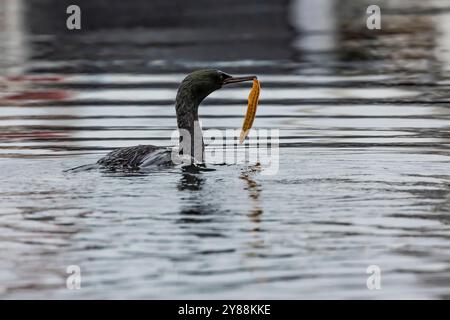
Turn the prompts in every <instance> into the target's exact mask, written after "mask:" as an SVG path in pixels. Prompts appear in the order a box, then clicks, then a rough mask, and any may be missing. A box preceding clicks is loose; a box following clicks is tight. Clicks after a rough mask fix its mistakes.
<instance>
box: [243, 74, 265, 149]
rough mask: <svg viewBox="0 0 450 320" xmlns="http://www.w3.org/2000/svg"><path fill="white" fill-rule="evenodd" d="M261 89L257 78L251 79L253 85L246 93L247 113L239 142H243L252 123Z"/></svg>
mask: <svg viewBox="0 0 450 320" xmlns="http://www.w3.org/2000/svg"><path fill="white" fill-rule="evenodd" d="M260 91H261V86H260V84H259V81H258V79H257V78H254V79H253V87H252V90H251V91H250V94H249V95H248V107H247V114H246V115H245V119H244V124H243V125H242V131H241V136H240V138H239V143H242V142H244V140H245V138H246V137H247V135H248V133H249V132H250V129H251V127H252V125H253V120H255V116H256V108H257V107H258V99H259V92H260Z"/></svg>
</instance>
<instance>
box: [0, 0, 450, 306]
mask: <svg viewBox="0 0 450 320" xmlns="http://www.w3.org/2000/svg"><path fill="white" fill-rule="evenodd" d="M5 3H7V4H8V5H9V6H8V5H3V6H1V5H0V12H1V13H2V14H0V17H1V19H2V21H3V22H5V23H4V24H3V25H4V26H5V27H4V28H3V29H0V37H2V39H7V41H6V40H5V41H3V42H1V46H3V48H2V49H4V50H6V51H4V52H7V54H6V55H4V56H3V55H2V57H1V58H0V59H1V60H0V65H1V66H2V68H1V70H2V78H1V80H0V167H1V168H2V170H1V173H0V179H1V184H0V201H1V204H2V205H1V206H0V297H1V298H38V299H42V298H67V299H78V298H89V299H91V298H150V299H154V298H156V299H157V298H219V299H222V298H242V299H244V298H248V299H250V298H254V299H257V298H267V299H269V298H287V299H299V298H332V299H344V298H351V299H360V298H368V299H392V298H425V299H429V298H449V293H450V280H449V279H450V245H449V243H450V242H449V241H450V228H449V222H450V216H449V209H450V187H449V183H450V173H449V170H448V169H449V160H450V152H449V144H450V140H449V137H450V129H449V117H450V113H449V109H448V107H449V104H450V96H449V92H450V90H449V89H450V88H449V87H450V74H449V72H450V59H449V58H448V57H449V56H450V52H449V49H450V29H449V27H448V26H449V25H450V24H449V21H450V8H449V7H447V3H446V2H445V1H429V2H427V3H426V4H424V3H423V2H421V1H396V2H395V5H394V4H390V5H388V4H387V3H384V6H385V7H382V8H383V29H382V31H373V32H372V31H369V30H367V29H365V27H364V17H365V8H366V7H367V6H366V7H364V6H362V5H361V7H359V6H358V5H356V4H355V3H354V2H353V1H348V2H345V1H343V2H342V3H343V4H342V6H339V9H336V10H335V9H333V7H332V4H330V3H333V2H332V1H331V2H327V1H293V2H291V3H283V2H272V1H268V2H267V4H265V5H264V6H258V4H257V3H252V2H250V4H248V6H247V7H246V6H244V5H243V4H240V5H238V4H236V5H237V7H236V9H235V10H236V12H232V14H231V13H230V16H231V17H234V18H233V19H236V21H235V22H236V29H233V32H229V30H228V29H227V28H226V25H224V24H222V23H220V22H219V23H217V24H211V21H209V22H208V21H203V20H202V19H200V18H199V14H198V11H196V10H197V9H195V10H194V9H193V10H191V11H187V12H184V13H183V19H185V20H182V22H179V23H173V24H171V22H170V21H171V20H170V19H169V20H168V21H169V22H167V21H165V22H164V23H163V22H161V25H158V23H159V22H158V21H159V20H151V19H150V20H151V21H153V22H154V23H155V24H156V26H155V25H149V26H145V27H140V28H138V27H136V26H134V25H126V26H123V27H122V28H120V27H119V28H116V29H115V32H114V33H111V32H110V31H108V29H105V28H100V27H98V26H96V25H95V23H94V22H93V21H90V22H89V23H88V25H87V26H88V27H87V30H84V31H83V32H81V33H77V34H70V33H65V32H64V31H59V29H55V30H53V29H49V30H53V31H52V32H54V33H52V32H50V31H49V30H47V29H45V28H46V25H45V24H38V22H39V19H44V20H45V18H46V16H45V14H44V13H41V14H42V17H41V16H40V15H41V14H38V12H37V11H36V10H35V11H33V12H34V16H33V19H31V20H26V19H25V21H22V20H24V19H23V17H22V18H20V17H21V16H20V14H19V13H21V12H29V11H30V10H31V9H33V3H34V2H32V1H30V5H29V7H27V5H25V3H24V2H20V1H16V0H14V1H9V2H8V1H6V2H5ZM17 3H21V5H17ZM315 3H316V5H315ZM317 3H319V4H320V5H317ZM361 3H362V2H361ZM13 4H14V5H13ZM305 6H306V7H305ZM318 6H319V7H318ZM244 7H245V8H246V9H245V8H244ZM249 8H250V9H249ZM255 8H259V10H256V9H255ZM305 8H307V9H308V11H306V12H315V13H316V14H317V15H319V18H316V19H315V20H316V21H318V23H317V24H305V23H303V21H305V19H306V18H305V16H304V15H303V14H304V12H305ZM244 9H245V10H244ZM8 10H9V11H8ZM205 10H207V11H208V12H209V14H210V15H211V19H214V17H215V14H219V12H221V11H220V8H216V9H212V8H205ZM230 10H231V9H230ZM233 10H234V9H233ZM255 10H256V11H255ZM314 10H315V11H314ZM255 12H257V13H258V14H259V15H260V16H258V17H259V18H258V17H256V15H255ZM330 12H332V13H335V14H334V15H330V16H328V15H329V14H330ZM12 13H15V15H14V14H12ZM49 14H50V13H49ZM87 16H89V15H87ZM14 17H15V18H14ZM249 17H253V19H252V20H251V22H252V24H249V23H248V22H247V20H248V19H249ZM176 18H177V19H178V18H179V17H176ZM269 18H270V19H272V21H273V22H274V23H273V25H272V26H271V27H272V28H268V27H267V26H266V27H265V29H263V31H264V32H261V28H264V27H263V26H264V25H265V24H266V23H265V22H264V21H266V20H267V19H269ZM15 19H17V21H16V20H15ZM99 19H100V18H99ZM174 19H175V18H174ZM100 20H101V19H100ZM88 21H89V20H88ZM183 21H184V22H183ZM320 21H326V22H327V23H323V24H321V23H319V22H320ZM153 22H152V23H153ZM275 22H276V23H275ZM129 23H130V24H132V23H133V19H130V21H129ZM33 24H35V25H33ZM211 25H213V26H212V27H211ZM39 26H42V28H44V29H43V30H40V29H37V27H39ZM206 26H209V27H208V28H207V27H206ZM116 27H117V26H116ZM243 30H245V32H244V31H243ZM219 35H220V36H221V37H219ZM8 39H9V40H8ZM243 39H244V40H245V41H244V40H243ZM230 47H232V48H233V50H229V48H230ZM203 67H215V68H220V69H222V70H224V71H227V72H229V73H233V74H249V73H250V74H257V75H258V77H259V78H260V81H261V84H262V92H261V104H260V107H259V110H258V117H257V119H256V121H255V124H254V126H255V128H266V129H280V163H279V172H278V174H276V175H269V176H268V175H263V174H262V172H261V171H260V170H259V169H258V168H255V167H253V166H251V165H250V164H249V165H247V164H236V165H229V166H218V165H210V167H211V168H214V169H216V170H215V171H208V172H202V173H197V174H195V173H186V172H183V171H182V170H181V169H180V168H178V167H175V168H170V169H165V170H155V171H152V172H148V173H145V174H140V173H133V174H131V173H129V174H125V173H111V172H104V171H97V170H94V171H88V172H77V173H73V172H64V171H65V170H67V169H69V168H72V167H76V166H79V165H83V164H87V163H93V162H95V161H96V160H97V159H98V158H100V157H101V156H103V155H104V154H106V153H107V152H108V151H110V150H112V149H113V148H115V147H123V146H131V145H137V144H155V145H160V146H167V145H170V144H171V141H170V136H171V134H172V132H173V130H174V129H175V124H176V121H175V112H174V108H173V101H174V97H175V94H176V88H177V84H178V82H179V81H180V80H181V79H182V78H183V77H184V75H185V74H186V73H188V72H190V71H191V70H195V69H198V68H203ZM248 90H249V87H248V85H240V86H234V87H230V88H226V89H223V90H220V91H218V92H215V93H214V94H212V95H211V96H210V97H209V98H208V99H207V100H206V101H205V103H204V104H203V105H202V107H201V109H200V116H201V119H202V123H203V127H204V129H210V128H213V129H223V130H225V129H238V128H240V126H241V124H242V120H243V116H244V111H245V105H246V97H247V95H248ZM69 265H78V266H80V267H81V270H82V289H81V290H68V289H66V283H65V282H66V277H67V276H68V275H67V274H66V267H67V266H69ZM369 265H377V266H379V267H380V268H381V271H382V281H381V285H382V288H381V290H368V289H367V286H366V280H367V277H368V275H367V274H366V269H367V267H368V266H369Z"/></svg>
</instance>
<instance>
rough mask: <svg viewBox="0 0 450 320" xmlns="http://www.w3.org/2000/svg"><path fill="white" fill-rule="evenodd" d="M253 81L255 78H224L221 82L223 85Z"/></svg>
mask: <svg viewBox="0 0 450 320" xmlns="http://www.w3.org/2000/svg"><path fill="white" fill-rule="evenodd" d="M253 79H256V76H246V77H229V78H226V79H225V80H224V81H223V84H230V83H239V82H244V81H252V80H253Z"/></svg>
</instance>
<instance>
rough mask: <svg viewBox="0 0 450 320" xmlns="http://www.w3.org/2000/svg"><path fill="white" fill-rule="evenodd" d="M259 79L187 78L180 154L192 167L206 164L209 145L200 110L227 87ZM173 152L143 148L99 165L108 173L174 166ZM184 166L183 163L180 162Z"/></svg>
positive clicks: (206, 74)
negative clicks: (223, 87)
mask: <svg viewBox="0 0 450 320" xmlns="http://www.w3.org/2000/svg"><path fill="white" fill-rule="evenodd" d="M255 78H256V76H245V77H233V76H231V75H229V74H227V73H225V72H222V71H220V70H215V69H205V70H197V71H194V72H192V73H190V74H189V75H187V76H186V78H184V80H183V81H182V82H181V84H180V86H179V88H178V92H177V95H176V99H175V110H176V116H177V125H178V131H179V133H180V141H179V145H178V149H177V151H176V154H177V155H178V156H179V157H180V158H179V159H184V162H186V158H187V159H188V160H189V161H191V163H196V164H202V163H204V150H205V145H204V142H203V135H202V130H201V128H200V125H199V119H198V108H199V106H200V104H201V102H202V101H203V100H204V99H205V98H206V97H207V96H208V95H209V94H211V93H212V92H214V91H216V90H218V89H220V88H222V86H224V85H228V84H232V83H239V82H244V81H252V80H253V79H255ZM173 154H174V153H173V148H168V147H158V146H153V145H139V146H134V147H127V148H119V149H116V150H113V151H112V152H110V153H109V154H107V155H106V156H105V157H103V158H101V159H100V160H99V161H98V162H97V166H100V167H104V168H108V169H114V170H116V169H122V170H123V169H126V170H130V169H131V170H136V169H140V168H145V167H150V166H152V167H153V166H171V165H174V164H175V162H174V157H173ZM180 162H183V161H182V160H180ZM178 163H179V162H178Z"/></svg>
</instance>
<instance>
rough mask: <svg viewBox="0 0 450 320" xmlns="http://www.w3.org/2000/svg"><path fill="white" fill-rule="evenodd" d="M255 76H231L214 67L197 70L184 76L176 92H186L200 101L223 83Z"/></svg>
mask: <svg viewBox="0 0 450 320" xmlns="http://www.w3.org/2000/svg"><path fill="white" fill-rule="evenodd" d="M255 78H256V77H255V76H245V77H233V76H231V75H229V74H227V73H225V72H222V71H220V70H216V69H205V70H197V71H194V72H192V73H190V74H189V75H187V76H186V78H184V80H183V81H182V82H181V84H180V88H179V90H178V94H180V93H183V92H187V93H189V95H190V96H191V98H192V99H195V100H196V102H197V103H200V102H201V101H202V100H203V99H205V98H206V97H207V96H208V95H209V94H211V93H212V92H214V91H216V90H218V89H220V88H222V86H224V85H227V84H231V83H239V82H244V81H252V80H253V79H255Z"/></svg>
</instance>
